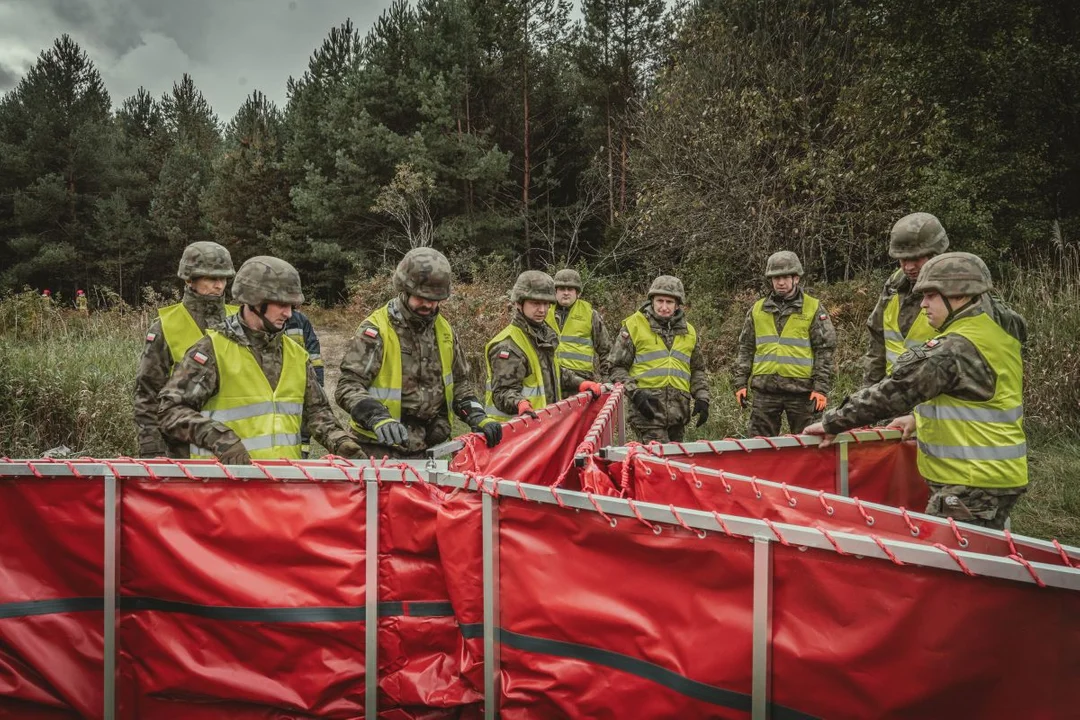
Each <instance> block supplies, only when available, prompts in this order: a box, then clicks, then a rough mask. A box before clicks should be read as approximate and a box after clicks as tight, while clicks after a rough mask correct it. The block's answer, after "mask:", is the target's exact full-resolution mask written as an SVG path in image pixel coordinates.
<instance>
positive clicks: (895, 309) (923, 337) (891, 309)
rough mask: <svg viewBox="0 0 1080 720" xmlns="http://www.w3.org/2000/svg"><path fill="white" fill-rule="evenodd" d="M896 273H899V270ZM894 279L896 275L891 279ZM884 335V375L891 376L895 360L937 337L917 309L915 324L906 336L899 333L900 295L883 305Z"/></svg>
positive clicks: (923, 315)
mask: <svg viewBox="0 0 1080 720" xmlns="http://www.w3.org/2000/svg"><path fill="white" fill-rule="evenodd" d="M897 272H900V271H899V270H898V271H897ZM892 279H894V280H895V279H896V274H895V273H894V274H893V278H892ZM881 326H882V330H883V331H884V333H885V374H886V375H892V371H893V365H894V364H895V363H896V359H897V358H898V357H900V356H901V355H903V354H904V353H905V352H907V351H908V350H910V349H912V348H917V347H921V346H922V344H923V343H925V342H926V341H927V340H929V339H930V338H932V337H934V336H935V335H937V330H935V329H934V326H933V325H931V324H930V320H929V319H928V318H927V317H926V311H925V310H923V309H921V308H920V309H919V314H918V315H917V316H916V317H915V322H913V323H911V327H910V328H908V331H907V335H905V334H904V333H903V332H901V331H900V295H899V294H894V295H893V296H892V297H891V298H889V302H888V303H887V304H886V305H885V314H884V315H883V316H882V318H881Z"/></svg>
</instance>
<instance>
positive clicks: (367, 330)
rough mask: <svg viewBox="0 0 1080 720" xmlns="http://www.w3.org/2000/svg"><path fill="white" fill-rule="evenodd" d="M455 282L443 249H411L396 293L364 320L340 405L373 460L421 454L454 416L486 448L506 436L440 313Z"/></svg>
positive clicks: (349, 353)
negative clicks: (480, 394)
mask: <svg viewBox="0 0 1080 720" xmlns="http://www.w3.org/2000/svg"><path fill="white" fill-rule="evenodd" d="M450 279H451V273H450V263H449V261H448V260H447V259H446V257H445V256H444V255H443V254H442V253H440V252H439V251H437V250H434V249H432V248H416V249H414V250H410V251H409V252H407V253H406V254H405V257H403V258H402V259H401V262H400V263H398V266H397V269H396V270H395V271H394V290H395V291H397V293H398V296H397V297H395V298H394V299H392V300H391V301H390V302H388V303H387V304H386V305H383V306H382V307H381V308H379V309H378V310H376V311H375V312H373V313H371V315H369V316H368V317H367V318H366V319H365V320H364V321H363V322H362V323H360V327H359V328H358V329H357V331H356V336H355V337H353V339H352V340H351V341H350V343H349V347H348V349H347V350H346V351H345V359H344V360H342V362H341V377H340V379H339V380H338V384H337V393H336V396H337V402H338V405H340V406H341V407H343V408H345V409H347V410H348V411H349V415H351V416H352V426H353V429H354V430H356V431H357V432H358V433H360V435H361V436H362V437H363V438H364V440H363V441H362V447H363V448H364V452H365V453H366V454H367V455H369V456H375V457H383V456H386V455H388V456H390V457H403V458H416V457H423V455H424V451H425V450H427V449H428V448H430V447H432V446H434V445H438V444H439V443H441V442H444V441H445V440H447V439H448V438H449V437H450V434H451V428H452V426H453V418H454V415H455V414H456V415H458V416H459V417H460V418H462V419H463V420H464V421H465V422H466V423H467V424H468V425H469V427H470V428H472V430H473V432H478V433H482V434H483V435H484V438H485V440H486V442H487V445H488V447H494V446H495V445H496V444H497V443H498V442H499V441H500V440H501V439H502V427H500V425H499V423H497V422H495V421H494V420H492V419H490V418H489V417H488V416H487V414H486V413H485V412H484V406H483V405H481V404H480V401H479V400H478V398H477V394H476V389H475V387H474V385H473V383H472V382H471V381H470V380H469V376H470V372H469V363H468V361H467V360H466V358H465V351H464V350H463V348H462V347H461V342H460V341H459V340H458V338H457V336H456V335H455V334H454V331H453V330H452V328H451V327H450V323H449V322H447V320H446V318H445V317H443V316H442V315H441V314H440V313H439V306H440V304H441V303H442V302H443V301H444V300H446V299H447V298H448V297H450Z"/></svg>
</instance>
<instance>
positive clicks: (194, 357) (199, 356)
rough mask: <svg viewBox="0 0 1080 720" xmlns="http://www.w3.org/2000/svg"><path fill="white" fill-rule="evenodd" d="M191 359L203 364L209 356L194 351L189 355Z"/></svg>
mask: <svg viewBox="0 0 1080 720" xmlns="http://www.w3.org/2000/svg"><path fill="white" fill-rule="evenodd" d="M191 359H192V360H194V361H195V362H197V363H199V364H200V365H205V364H206V361H207V360H209V359H210V358H209V357H207V356H206V355H203V354H202V353H201V352H197V353H195V354H194V355H192V356H191Z"/></svg>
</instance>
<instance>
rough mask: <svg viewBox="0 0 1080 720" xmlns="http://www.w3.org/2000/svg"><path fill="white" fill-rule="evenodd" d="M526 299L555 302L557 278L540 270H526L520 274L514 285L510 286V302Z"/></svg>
mask: <svg viewBox="0 0 1080 720" xmlns="http://www.w3.org/2000/svg"><path fill="white" fill-rule="evenodd" d="M525 300H535V301H537V302H549V303H553V302H555V279H554V278H552V277H551V276H550V275H548V274H547V273H545V272H540V271H539V270H526V271H525V272H523V273H521V274H520V275H518V277H517V280H515V281H514V287H512V288H510V302H512V303H519V302H524V301H525Z"/></svg>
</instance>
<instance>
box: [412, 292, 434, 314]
mask: <svg viewBox="0 0 1080 720" xmlns="http://www.w3.org/2000/svg"><path fill="white" fill-rule="evenodd" d="M441 302H442V301H441V300H425V299H424V298H422V297H417V296H416V295H410V296H409V309H410V310H412V311H413V312H414V313H416V314H417V315H419V316H420V317H431V316H432V315H434V314H435V313H437V312H439V303H441Z"/></svg>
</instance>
